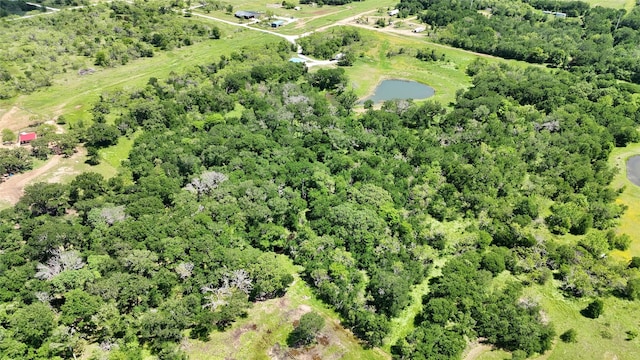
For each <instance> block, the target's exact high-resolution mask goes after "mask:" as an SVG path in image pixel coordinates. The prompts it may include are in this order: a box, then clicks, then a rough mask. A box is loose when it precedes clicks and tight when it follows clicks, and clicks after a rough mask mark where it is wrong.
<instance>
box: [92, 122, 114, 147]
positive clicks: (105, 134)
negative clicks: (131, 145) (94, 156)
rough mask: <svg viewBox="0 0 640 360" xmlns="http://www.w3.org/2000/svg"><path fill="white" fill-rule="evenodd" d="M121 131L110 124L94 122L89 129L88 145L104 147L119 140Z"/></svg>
mask: <svg viewBox="0 0 640 360" xmlns="http://www.w3.org/2000/svg"><path fill="white" fill-rule="evenodd" d="M119 136H120V131H118V129H117V128H116V127H115V126H113V125H109V124H104V123H94V124H93V125H91V126H90V127H89V129H87V146H89V147H96V148H102V147H107V146H111V145H113V144H115V143H117V142H118V137H119Z"/></svg>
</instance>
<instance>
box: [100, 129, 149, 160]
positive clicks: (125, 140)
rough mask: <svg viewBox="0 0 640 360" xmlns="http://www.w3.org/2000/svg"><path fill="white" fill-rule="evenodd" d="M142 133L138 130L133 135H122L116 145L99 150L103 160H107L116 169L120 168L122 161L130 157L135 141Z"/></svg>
mask: <svg viewBox="0 0 640 360" xmlns="http://www.w3.org/2000/svg"><path fill="white" fill-rule="evenodd" d="M140 134H141V132H139V131H138V132H136V133H134V134H133V135H131V136H128V137H121V138H120V139H118V143H117V144H116V145H113V146H110V147H108V148H105V149H101V150H100V151H99V154H100V159H101V162H106V163H107V164H109V165H110V166H112V167H113V168H114V169H118V168H120V164H121V163H122V161H123V160H126V159H127V158H128V157H129V152H130V151H131V149H133V142H134V141H135V139H136V138H137V137H138V136H139V135H140Z"/></svg>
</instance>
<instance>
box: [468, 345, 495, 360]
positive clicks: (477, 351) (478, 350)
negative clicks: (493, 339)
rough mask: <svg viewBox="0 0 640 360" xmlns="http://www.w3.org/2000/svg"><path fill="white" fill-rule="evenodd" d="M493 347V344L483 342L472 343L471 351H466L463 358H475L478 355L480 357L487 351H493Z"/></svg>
mask: <svg viewBox="0 0 640 360" xmlns="http://www.w3.org/2000/svg"><path fill="white" fill-rule="evenodd" d="M491 349H493V347H492V346H491V345H486V344H482V343H475V344H472V345H471V349H470V350H469V352H467V353H466V355H464V357H463V359H464V360H475V359H477V358H478V357H480V355H482V354H484V353H485V352H487V351H491Z"/></svg>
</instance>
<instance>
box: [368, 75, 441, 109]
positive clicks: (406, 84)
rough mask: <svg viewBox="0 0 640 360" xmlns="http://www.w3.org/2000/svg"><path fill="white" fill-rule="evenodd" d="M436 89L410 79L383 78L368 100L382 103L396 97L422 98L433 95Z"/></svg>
mask: <svg viewBox="0 0 640 360" xmlns="http://www.w3.org/2000/svg"><path fill="white" fill-rule="evenodd" d="M435 93H436V91H435V90H434V89H433V88H432V87H431V86H428V85H425V84H421V83H419V82H416V81H409V80H397V79H392V80H383V81H382V82H381V83H380V84H378V86H377V87H376V90H375V92H374V93H373V95H371V96H369V97H368V98H366V99H365V101H366V100H373V102H374V103H376V104H377V103H381V102H384V101H387V100H394V99H402V100H404V99H414V100H421V99H426V98H428V97H431V96H433V95H434V94H435Z"/></svg>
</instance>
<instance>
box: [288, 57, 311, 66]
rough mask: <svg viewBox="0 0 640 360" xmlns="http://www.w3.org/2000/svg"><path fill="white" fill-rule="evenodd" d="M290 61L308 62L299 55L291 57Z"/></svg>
mask: <svg viewBox="0 0 640 360" xmlns="http://www.w3.org/2000/svg"><path fill="white" fill-rule="evenodd" d="M289 61H290V62H292V63H301V64H304V63H306V62H307V60H305V59H301V58H299V57H292V58H291V59H289Z"/></svg>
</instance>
